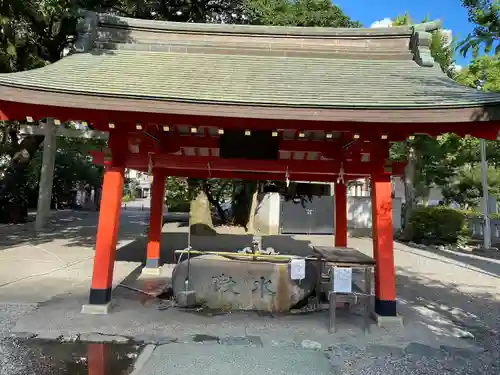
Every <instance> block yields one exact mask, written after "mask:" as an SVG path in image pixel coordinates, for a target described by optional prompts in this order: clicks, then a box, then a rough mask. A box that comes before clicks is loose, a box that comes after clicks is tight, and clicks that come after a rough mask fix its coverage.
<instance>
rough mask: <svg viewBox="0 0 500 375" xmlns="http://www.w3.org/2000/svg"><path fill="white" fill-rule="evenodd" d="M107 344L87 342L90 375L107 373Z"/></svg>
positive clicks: (104, 374)
mask: <svg viewBox="0 0 500 375" xmlns="http://www.w3.org/2000/svg"><path fill="white" fill-rule="evenodd" d="M107 349H108V348H107V344H102V343H101V344H97V343H89V344H87V366H88V375H106V374H107V373H108V372H107V371H106V370H107V369H106V366H107V363H106V359H107V358H106V356H107Z"/></svg>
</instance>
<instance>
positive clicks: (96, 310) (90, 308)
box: [81, 302, 111, 315]
mask: <svg viewBox="0 0 500 375" xmlns="http://www.w3.org/2000/svg"><path fill="white" fill-rule="evenodd" d="M110 310H111V302H108V303H107V304H105V305H88V304H87V305H83V306H82V310H81V313H82V314H89V315H106V314H108V313H109V311H110Z"/></svg>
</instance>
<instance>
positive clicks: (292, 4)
mask: <svg viewBox="0 0 500 375" xmlns="http://www.w3.org/2000/svg"><path fill="white" fill-rule="evenodd" d="M243 14H244V15H245V18H246V22H248V23H250V24H254V25H272V26H314V27H361V24H360V23H359V22H354V21H352V20H351V19H350V18H349V17H348V16H346V15H345V14H344V12H342V10H341V9H340V8H339V7H338V6H336V5H334V4H332V3H331V1H329V0H297V1H292V0H247V1H246V2H245V3H244V4H243Z"/></svg>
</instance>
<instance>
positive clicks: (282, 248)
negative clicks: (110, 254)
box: [116, 232, 312, 264]
mask: <svg viewBox="0 0 500 375" xmlns="http://www.w3.org/2000/svg"><path fill="white" fill-rule="evenodd" d="M252 237H253V236H252V235H249V234H248V235H246V234H217V235H215V236H191V248H192V249H193V250H199V251H230V252H237V251H238V250H241V249H243V248H245V247H247V246H251V245H252ZM160 244H161V248H160V262H161V264H165V263H175V262H176V259H177V258H176V257H175V251H176V250H183V249H185V248H187V247H188V234H187V233H184V232H168V233H162V236H161V242H160ZM146 245H147V239H146V238H140V239H137V240H136V241H134V242H132V243H130V244H128V245H125V246H122V247H121V248H120V251H119V252H118V253H117V255H116V260H117V261H126V262H142V263H145V261H146V254H145V251H144V249H146ZM262 247H263V248H264V249H266V248H267V247H272V248H273V249H274V250H275V251H277V252H279V253H280V254H286V255H298V256H310V255H311V254H312V249H311V242H310V241H303V240H297V239H295V238H293V236H286V235H276V236H263V237H262ZM140 249H142V250H140Z"/></svg>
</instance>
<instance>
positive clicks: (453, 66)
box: [451, 64, 464, 73]
mask: <svg viewBox="0 0 500 375" xmlns="http://www.w3.org/2000/svg"><path fill="white" fill-rule="evenodd" d="M451 68H452V69H453V70H454V71H455V72H457V73H458V72H460V71H461V70H462V69H463V68H464V67H463V66H462V65H458V64H453V65H452V66H451Z"/></svg>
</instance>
